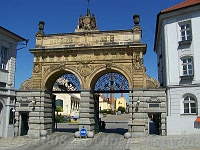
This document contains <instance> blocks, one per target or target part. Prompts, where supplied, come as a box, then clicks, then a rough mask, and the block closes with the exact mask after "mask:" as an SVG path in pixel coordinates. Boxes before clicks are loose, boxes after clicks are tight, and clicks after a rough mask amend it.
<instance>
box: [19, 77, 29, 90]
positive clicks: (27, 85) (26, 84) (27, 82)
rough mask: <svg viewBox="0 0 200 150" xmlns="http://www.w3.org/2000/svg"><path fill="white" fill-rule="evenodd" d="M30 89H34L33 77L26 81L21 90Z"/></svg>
mask: <svg viewBox="0 0 200 150" xmlns="http://www.w3.org/2000/svg"><path fill="white" fill-rule="evenodd" d="M30 89H32V77H31V78H29V79H28V80H26V81H24V82H23V83H22V84H21V87H20V90H30Z"/></svg>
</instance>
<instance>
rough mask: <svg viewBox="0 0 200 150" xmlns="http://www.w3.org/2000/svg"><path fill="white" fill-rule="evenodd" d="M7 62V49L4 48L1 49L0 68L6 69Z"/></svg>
mask: <svg viewBox="0 0 200 150" xmlns="http://www.w3.org/2000/svg"><path fill="white" fill-rule="evenodd" d="M7 61H8V49H7V48H5V47H1V55H0V68H1V69H6V65H7Z"/></svg>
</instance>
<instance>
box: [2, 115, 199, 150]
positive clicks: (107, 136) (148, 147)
mask: <svg viewBox="0 0 200 150" xmlns="http://www.w3.org/2000/svg"><path fill="white" fill-rule="evenodd" d="M114 117H115V119H113V118H112V117H111V116H109V117H106V118H104V120H105V122H106V129H105V130H104V131H103V132H100V133H98V134H96V135H95V137H94V138H74V132H75V130H77V125H74V126H73V125H65V124H61V125H59V127H61V130H60V132H55V133H53V134H52V135H50V136H48V137H47V139H45V140H42V139H30V138H28V137H27V136H21V137H17V138H9V139H0V150H176V149H177V150H180V149H181V150H200V135H179V136H158V135H149V136H147V137H137V138H130V139H125V138H124V133H125V132H127V124H126V123H125V122H126V120H127V119H128V117H127V116H123V115H121V116H114ZM125 117H127V119H125ZM117 118H118V120H117ZM119 120H120V121H119ZM64 128H67V129H64ZM73 128H74V130H73ZM63 131H68V132H63ZM69 131H70V132H69Z"/></svg>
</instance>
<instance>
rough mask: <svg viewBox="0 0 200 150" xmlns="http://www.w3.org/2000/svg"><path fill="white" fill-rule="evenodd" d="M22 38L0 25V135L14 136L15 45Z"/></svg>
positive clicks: (5, 136) (4, 136) (22, 39)
mask: <svg viewBox="0 0 200 150" xmlns="http://www.w3.org/2000/svg"><path fill="white" fill-rule="evenodd" d="M19 41H26V40H25V39H24V38H22V37H20V36H18V35H16V34H15V33H12V32H11V31H9V30H7V29H5V28H3V27H1V26H0V137H3V138H8V137H13V136H14V128H13V121H14V119H13V115H14V105H15V90H14V80H15V65H16V47H17V45H18V42H19Z"/></svg>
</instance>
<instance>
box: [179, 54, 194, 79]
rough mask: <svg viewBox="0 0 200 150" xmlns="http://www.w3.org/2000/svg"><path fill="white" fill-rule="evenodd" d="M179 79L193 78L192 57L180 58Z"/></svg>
mask: <svg viewBox="0 0 200 150" xmlns="http://www.w3.org/2000/svg"><path fill="white" fill-rule="evenodd" d="M189 60H190V61H189ZM190 72H192V73H190ZM181 77H183V78H184V77H194V61H193V57H192V56H185V57H182V58H181Z"/></svg>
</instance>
